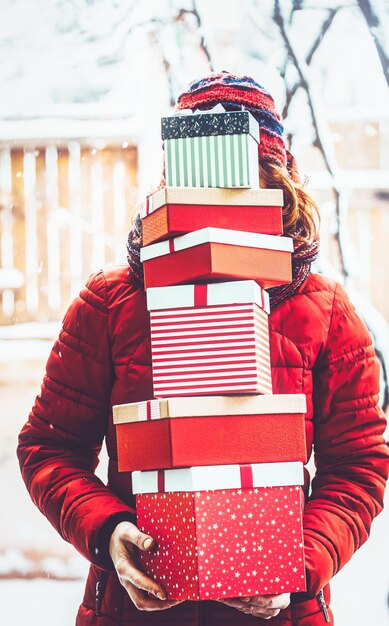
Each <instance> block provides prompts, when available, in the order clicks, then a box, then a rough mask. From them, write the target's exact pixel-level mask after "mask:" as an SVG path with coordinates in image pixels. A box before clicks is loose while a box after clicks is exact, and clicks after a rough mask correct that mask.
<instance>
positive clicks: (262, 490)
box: [132, 463, 305, 600]
mask: <svg viewBox="0 0 389 626" xmlns="http://www.w3.org/2000/svg"><path fill="white" fill-rule="evenodd" d="M132 476H133V490H134V493H137V494H138V495H137V496H136V506H137V524H138V526H139V528H140V529H141V530H143V531H144V532H146V533H148V534H150V535H151V536H152V537H154V538H155V539H156V540H157V542H158V549H157V550H156V551H155V552H152V553H145V552H141V553H140V559H141V564H142V568H143V570H144V571H145V572H146V573H147V574H148V575H149V576H152V577H154V578H155V579H157V580H158V581H160V582H161V584H162V585H163V586H164V587H165V589H166V591H167V594H168V597H169V598H172V599H179V600H208V599H210V600H211V599H217V598H223V597H239V596H248V595H264V594H279V593H286V592H288V593H291V592H297V591H305V568H304V550H303V532H302V510H303V496H302V490H301V487H300V486H299V485H301V484H302V483H303V466H302V463H279V464H278V463H272V464H265V463H264V464H260V465H244V466H239V465H229V466H228V465H227V466H217V467H198V468H194V467H193V468H186V469H182V470H181V469H178V470H177V469H175V470H165V471H163V470H159V471H158V472H134V473H133V475H132ZM213 488H215V489H214V490H211V491H210V489H213Z"/></svg>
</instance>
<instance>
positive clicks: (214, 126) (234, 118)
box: [161, 111, 259, 142]
mask: <svg viewBox="0 0 389 626" xmlns="http://www.w3.org/2000/svg"><path fill="white" fill-rule="evenodd" d="M161 131H162V139H178V138H180V137H212V136H216V135H244V134H249V135H251V136H252V137H253V138H254V139H255V140H256V141H257V142H259V125H258V122H257V121H256V120H255V118H254V117H253V116H252V115H251V113H249V111H228V112H225V113H196V114H193V115H172V116H170V117H163V118H162V119H161Z"/></svg>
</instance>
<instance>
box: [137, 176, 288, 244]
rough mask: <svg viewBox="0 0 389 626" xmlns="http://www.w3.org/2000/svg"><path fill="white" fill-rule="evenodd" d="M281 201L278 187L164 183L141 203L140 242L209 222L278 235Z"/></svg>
mask: <svg viewBox="0 0 389 626" xmlns="http://www.w3.org/2000/svg"><path fill="white" fill-rule="evenodd" d="M188 191H190V192H191V193H188ZM180 192H181V193H180ZM196 192H200V193H196ZM242 196H243V198H242ZM234 201H235V204H234ZM203 202H204V203H203ZM282 205H283V194H282V191H281V190H279V189H258V190H254V189H246V190H242V189H240V190H237V189H202V188H200V187H199V188H197V189H196V188H185V187H181V188H180V187H167V188H165V189H161V190H159V191H158V192H157V193H156V194H154V195H152V196H149V197H148V198H147V199H146V201H145V202H144V203H142V205H141V208H140V212H141V215H142V234H143V245H145V246H147V245H149V244H151V243H154V242H156V241H161V240H163V239H169V238H172V237H176V236H178V235H183V234H185V233H190V232H193V231H194V230H199V229H201V228H206V227H209V226H210V227H215V228H228V229H232V230H240V231H246V232H254V233H263V234H267V235H282V232H283V223H282Z"/></svg>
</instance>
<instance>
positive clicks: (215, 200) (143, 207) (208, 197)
mask: <svg viewBox="0 0 389 626" xmlns="http://www.w3.org/2000/svg"><path fill="white" fill-rule="evenodd" d="M165 204H220V205H230V206H252V207H254V208H257V207H261V206H278V207H279V206H283V204H284V195H283V192H282V190H281V189H228V188H217V187H164V188H163V189H160V190H159V191H157V192H156V193H154V194H153V195H151V196H149V197H148V198H146V200H144V201H143V202H141V204H140V206H139V211H140V215H141V217H146V215H149V213H152V212H153V211H156V210H157V209H159V208H160V207H161V206H164V205H165Z"/></svg>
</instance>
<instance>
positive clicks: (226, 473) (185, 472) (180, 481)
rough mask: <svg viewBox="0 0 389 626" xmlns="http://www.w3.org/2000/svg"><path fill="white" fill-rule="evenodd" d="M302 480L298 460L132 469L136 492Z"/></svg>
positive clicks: (270, 484)
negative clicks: (163, 468) (142, 470)
mask: <svg viewBox="0 0 389 626" xmlns="http://www.w3.org/2000/svg"><path fill="white" fill-rule="evenodd" d="M303 484H304V469H303V464H302V463H301V462H300V461H290V462H285V463H253V464H251V465H199V466H197V467H185V468H177V469H166V470H151V471H146V472H140V471H138V472H132V490H133V493H135V494H140V493H167V492H177V491H214V490H217V489H251V488H255V487H285V486H290V485H296V486H297V485H303Z"/></svg>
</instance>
